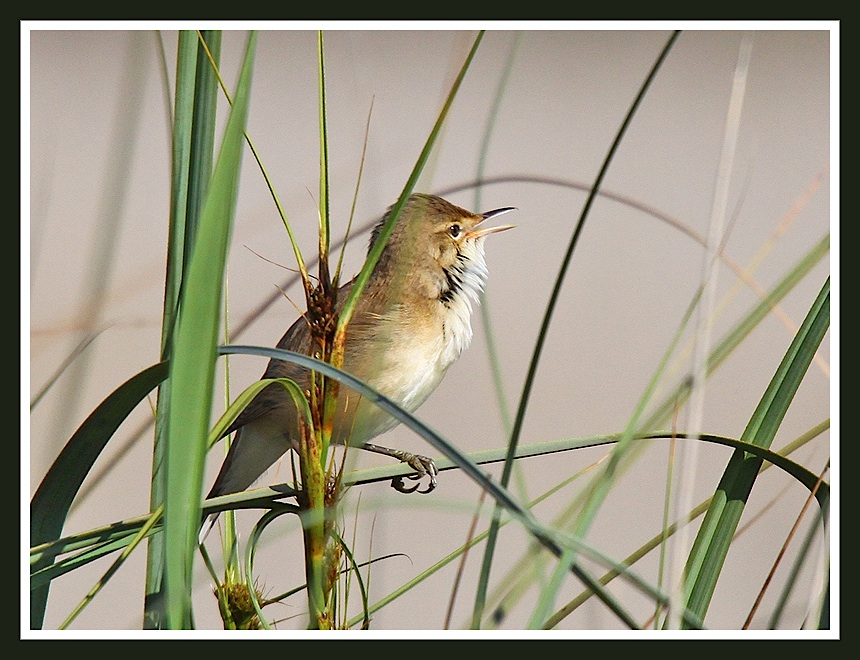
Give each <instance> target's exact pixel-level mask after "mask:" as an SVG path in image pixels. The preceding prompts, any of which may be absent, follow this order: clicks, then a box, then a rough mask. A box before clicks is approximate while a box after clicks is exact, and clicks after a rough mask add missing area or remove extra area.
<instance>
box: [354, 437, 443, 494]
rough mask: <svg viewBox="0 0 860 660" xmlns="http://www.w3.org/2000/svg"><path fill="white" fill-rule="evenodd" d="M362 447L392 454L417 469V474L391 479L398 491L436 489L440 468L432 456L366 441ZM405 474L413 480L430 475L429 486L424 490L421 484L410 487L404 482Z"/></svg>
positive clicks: (409, 491) (427, 490)
mask: <svg viewBox="0 0 860 660" xmlns="http://www.w3.org/2000/svg"><path fill="white" fill-rule="evenodd" d="M362 449H366V450H368V451H372V452H375V453H377V454H384V455H385V456H391V457H392V458H396V459H397V460H399V461H400V462H401V463H406V464H407V465H408V466H409V467H411V468H412V469H413V470H415V472H416V473H417V474H407V475H403V476H400V477H394V479H392V480H391V487H392V488H393V489H394V490H396V491H397V492H398V493H414V492H416V491H417V492H419V493H422V494H425V493H430V492H432V491H433V490H435V489H436V475H437V474H439V469H438V468H437V467H436V463H435V462H434V461H433V459H432V458H427V457H426V456H421V455H420V454H412V453H410V452H408V451H401V450H399V449H388V448H387V447H379V446H377V445H372V444H370V443H366V444H365V445H364V446H363V447H362ZM404 476H405V477H406V478H407V479H411V480H412V481H418V480H419V479H421V477H425V476H427V477H430V483H429V484H427V488H425V489H424V490H418V487H419V486H420V485H421V484H415V485H414V486H412V487H409V486H407V485H406V484H405V483H403V477H404Z"/></svg>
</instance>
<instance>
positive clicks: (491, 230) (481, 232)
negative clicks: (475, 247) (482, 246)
mask: <svg viewBox="0 0 860 660" xmlns="http://www.w3.org/2000/svg"><path fill="white" fill-rule="evenodd" d="M508 211H516V208H515V207H513V206H505V207H504V208H501V209H495V210H493V211H487V212H486V213H482V214H481V215H482V216H483V218H484V219H483V220H481V222H479V223H478V224H477V225H475V227H474V228H473V229H472V231H470V232H467V233H466V238H482V237H484V236H488V235H489V234H495V233H496V232H500V231H505V230H506V229H513V228H514V227H516V225H499V226H498V227H482V225H483V224H484V223H485V222H486V221H487V220H489V219H490V218H495V217H496V216H497V215H502V213H507V212H508Z"/></svg>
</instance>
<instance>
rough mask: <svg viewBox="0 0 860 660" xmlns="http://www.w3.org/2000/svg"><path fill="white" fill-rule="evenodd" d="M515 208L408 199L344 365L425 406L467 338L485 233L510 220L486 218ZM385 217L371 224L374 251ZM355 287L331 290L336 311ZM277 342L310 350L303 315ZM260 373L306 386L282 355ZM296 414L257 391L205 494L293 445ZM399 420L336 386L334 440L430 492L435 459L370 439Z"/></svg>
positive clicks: (242, 481) (412, 405)
mask: <svg viewBox="0 0 860 660" xmlns="http://www.w3.org/2000/svg"><path fill="white" fill-rule="evenodd" d="M512 210H514V209H513V208H512V207H505V208H500V209H496V210H494V211H489V212H487V213H478V214H476V213H470V212H469V211H466V210H465V209H462V208H460V207H458V206H454V205H453V204H451V203H449V202H447V201H445V200H444V199H442V198H440V197H435V196H433V195H425V194H413V195H411V196H410V197H409V199H408V200H407V202H406V204H405V205H404V207H403V209H402V211H401V213H400V217H399V218H398V220H397V223H396V225H395V228H394V231H393V233H392V234H391V237H390V238H389V240H388V242H387V244H386V246H385V249H384V251H383V252H382V255H381V257H380V259H379V261H378V262H377V264H376V268H375V269H374V271H373V273H372V274H371V276H370V279H369V280H368V282H367V286H366V287H365V289H364V291H363V293H362V295H361V297H360V298H359V300H358V303H357V306H356V309H355V313H354V315H353V317H352V319H351V321H350V323H349V326H348V328H347V334H346V342H345V348H344V361H343V368H344V370H345V371H347V372H349V373H351V374H353V375H354V376H356V377H358V378H359V379H361V380H362V381H364V382H365V383H367V384H368V385H370V386H371V387H373V388H374V389H376V390H377V391H379V392H381V393H382V394H384V395H385V396H387V397H388V398H390V399H391V400H393V401H395V402H396V403H398V404H400V405H401V406H402V407H403V408H405V409H406V410H409V411H410V412H411V411H414V410H416V409H417V408H418V407H419V406H420V405H421V404H422V403H424V401H425V400H426V399H427V397H428V396H430V394H431V393H432V392H433V390H435V389H436V386H437V385H439V383H440V381H441V380H442V377H443V376H444V375H445V372H446V371H447V369H448V367H449V366H451V364H452V363H453V362H454V361H455V360H456V359H457V358H458V357H459V356H460V353H462V352H463V350H464V349H465V348H466V347H467V346H468V345H469V342H470V341H471V339H472V328H471V325H470V316H471V312H472V303H477V302H478V296H479V294H480V292H481V290H482V288H483V286H484V283H485V281H486V278H487V265H486V262H485V261H484V246H483V239H484V238H485V237H486V236H488V235H489V234H492V233H495V232H499V231H503V230H505V229H510V228H511V227H512V226H513V225H504V226H499V227H483V223H484V221H486V220H488V219H490V218H493V217H495V216H498V215H501V214H502V213H507V212H508V211H512ZM386 217H387V215H386V216H385V217H383V219H382V221H381V222H380V223H379V224H378V225H377V226H376V228H375V229H374V230H373V233H372V235H371V238H370V245H371V247H372V246H373V244H374V242H375V241H376V239H377V236H378V235H379V231H380V229H381V228H382V225H383V223H384V222H385V218H386ZM353 283H354V280H353V281H351V282H348V283H347V284H344V285H343V286H342V287H341V288H340V290H339V291H338V295H337V305H338V311H339V310H340V307H341V306H342V305H343V302H344V300H346V298H347V296H348V294H349V291H350V289H351V287H352V286H353ZM278 348H282V349H285V350H289V351H294V352H296V353H302V354H305V355H310V354H311V352H312V347H311V334H310V330H309V328H308V323H307V320H306V319H305V317H304V316H302V317H300V318H299V319H298V320H297V321H296V322H295V323H293V325H292V326H290V328H289V330H287V332H286V334H285V335H284V336H283V337H282V338H281V341H279V342H278ZM263 378H290V379H292V380H294V381H295V382H296V383H297V384H298V385H299V386H300V387H301V388H302V389H303V390H305V389H307V388H308V387H309V372H308V370H307V369H305V368H304V367H300V366H298V365H295V364H292V363H290V362H283V361H281V360H270V361H269V365H268V367H267V369H266V371H265V373H264V374H263ZM296 416H297V412H296V409H295V406H294V404H293V401H292V399H291V397H290V396H289V395H288V394H287V392H286V391H285V390H284V389H283V388H282V387H278V386H269V387H267V388H266V389H264V390H263V391H262V392H261V393H260V394H259V395H258V396H257V397H256V398H255V399H254V400H253V401H252V402H251V404H250V405H249V406H248V407H247V408H246V409H245V410H244V411H243V412H242V413H241V414H240V415H239V417H238V418H237V419H236V421H235V422H234V423H233V425H232V426H231V427H230V428H229V429H228V431H227V432H226V433H225V434H224V435H228V434H230V433H232V432H233V431H236V432H237V433H236V438H235V440H234V442H233V444H232V445H231V447H230V451H229V452H228V454H227V458H226V459H225V461H224V465H223V466H222V467H221V472H220V473H219V474H218V478H217V479H216V480H215V484H214V485H213V486H212V490H211V491H210V493H209V495H208V497H215V496H217V495H226V494H228V493H235V492H239V491H242V490H245V489H246V488H248V487H249V486H250V485H251V484H252V483H253V482H254V481H256V480H257V478H258V477H260V475H262V474H263V472H265V471H266V470H267V469H268V468H269V467H270V466H271V465H272V464H274V462H275V461H277V460H278V459H279V458H280V457H281V456H282V455H283V454H284V453H286V452H287V451H289V449H291V448H295V447H296V446H297V438H298V433H299V430H298V423H297V417H296ZM397 423H398V422H397V420H395V419H394V418H393V417H391V415H389V414H388V413H386V412H384V411H382V410H381V409H379V408H378V407H377V406H376V405H374V404H373V403H371V402H369V401H365V400H363V399H362V397H361V396H360V395H358V394H357V393H356V392H355V391H354V390H352V389H350V388H348V387H347V386H345V385H342V386H341V388H340V391H339V395H338V403H337V411H336V413H335V417H334V427H333V431H332V441H333V442H334V443H337V444H343V443H346V442H348V443H349V445H350V446H355V447H362V448H363V449H367V450H370V451H374V452H377V453H381V454H386V455H389V456H393V457H395V458H397V459H399V460H401V461H403V462H406V463H408V464H409V465H410V466H412V467H413V468H414V469H415V470H416V471H417V472H418V473H419V474H420V475H429V477H430V485H429V486H428V488H427V490H426V491H424V492H429V490H432V489H433V488H434V487H435V485H436V466H435V465H434V464H433V461H432V460H430V459H428V458H425V457H423V456H418V455H415V454H410V453H408V452H401V451H398V450H394V449H386V448H384V447H378V446H376V445H372V444H370V443H369V442H368V441H369V440H372V439H373V438H375V437H376V436H378V435H379V434H381V433H383V432H385V431H387V430H389V429H391V428H392V427H394V426H395V425H396V424H397ZM412 490H414V489H412Z"/></svg>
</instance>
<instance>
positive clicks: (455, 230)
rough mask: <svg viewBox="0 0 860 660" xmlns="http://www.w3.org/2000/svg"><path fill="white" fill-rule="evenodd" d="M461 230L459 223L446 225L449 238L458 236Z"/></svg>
mask: <svg viewBox="0 0 860 660" xmlns="http://www.w3.org/2000/svg"><path fill="white" fill-rule="evenodd" d="M462 231H463V229H462V227H460V225H451V226H450V227H448V233H449V234H450V235H451V238H460V233H461V232H462Z"/></svg>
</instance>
